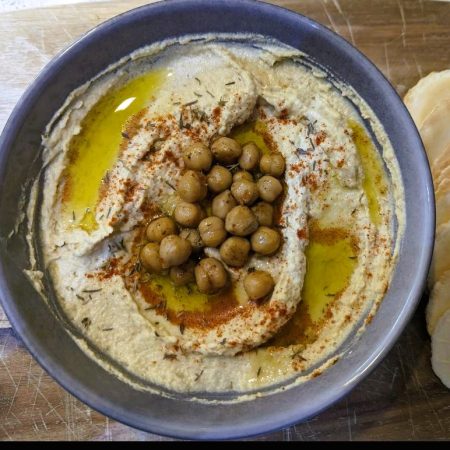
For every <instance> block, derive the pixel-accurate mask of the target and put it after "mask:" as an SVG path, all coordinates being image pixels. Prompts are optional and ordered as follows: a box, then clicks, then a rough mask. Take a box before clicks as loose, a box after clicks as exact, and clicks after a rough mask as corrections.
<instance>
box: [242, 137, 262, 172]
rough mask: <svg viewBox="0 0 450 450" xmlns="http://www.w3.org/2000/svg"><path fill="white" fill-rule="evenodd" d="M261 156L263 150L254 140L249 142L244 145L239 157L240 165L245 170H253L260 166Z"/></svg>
mask: <svg viewBox="0 0 450 450" xmlns="http://www.w3.org/2000/svg"><path fill="white" fill-rule="evenodd" d="M260 158H261V150H260V149H259V148H258V146H257V145H256V144H255V143H254V142H249V143H248V144H245V145H244V147H242V155H241V157H240V158H239V165H240V166H241V167H242V168H243V169H244V170H253V169H254V168H255V167H257V166H258V163H259V159H260Z"/></svg>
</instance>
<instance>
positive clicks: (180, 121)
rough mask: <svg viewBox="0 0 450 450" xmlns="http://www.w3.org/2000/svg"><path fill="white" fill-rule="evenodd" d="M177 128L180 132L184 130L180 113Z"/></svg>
mask: <svg viewBox="0 0 450 450" xmlns="http://www.w3.org/2000/svg"><path fill="white" fill-rule="evenodd" d="M178 128H179V129H180V130H182V129H183V128H184V123H183V113H182V112H181V113H180V118H179V119H178Z"/></svg>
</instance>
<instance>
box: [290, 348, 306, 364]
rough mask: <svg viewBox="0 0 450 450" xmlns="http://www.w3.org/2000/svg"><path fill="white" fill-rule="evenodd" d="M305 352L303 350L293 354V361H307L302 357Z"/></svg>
mask: <svg viewBox="0 0 450 450" xmlns="http://www.w3.org/2000/svg"><path fill="white" fill-rule="evenodd" d="M302 352H303V350H298V351H296V352H295V353H293V354H292V356H291V358H292V359H299V360H301V361H306V359H305V358H303V356H302V355H301V353H302Z"/></svg>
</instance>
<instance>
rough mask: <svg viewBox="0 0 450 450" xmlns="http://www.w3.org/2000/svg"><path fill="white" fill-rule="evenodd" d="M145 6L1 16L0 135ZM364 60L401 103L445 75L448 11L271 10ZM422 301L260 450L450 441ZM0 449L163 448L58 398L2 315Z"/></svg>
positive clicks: (364, 3) (319, 4)
mask: <svg viewBox="0 0 450 450" xmlns="http://www.w3.org/2000/svg"><path fill="white" fill-rule="evenodd" d="M145 3H149V2H148V1H140V0H129V1H123V0H122V1H101V2H95V1H93V2H89V3H80V4H73V5H64V6H54V7H47V8H41V9H27V10H23V11H14V12H8V13H3V14H0V65H1V70H0V129H2V128H3V125H4V123H5V121H6V119H7V117H8V115H9V114H10V112H11V110H12V108H13V107H14V105H15V103H16V102H17V100H18V98H19V97H20V95H21V93H22V92H23V91H24V89H25V88H26V86H27V85H28V84H29V83H30V82H31V81H32V80H33V78H34V77H35V76H36V74H37V73H38V72H39V70H40V69H41V68H42V67H43V66H44V65H45V63H47V62H48V61H49V60H50V59H51V58H52V57H53V56H54V55H55V54H57V53H58V52H59V51H61V50H62V49H63V48H64V47H66V46H67V45H69V44H70V43H71V42H73V41H74V40H75V39H77V38H78V37H79V36H81V35H82V34H83V33H84V32H85V31H87V30H88V29H90V28H92V27H93V26H95V25H96V24H98V23H100V22H102V21H104V20H106V19H108V18H110V17H112V16H114V15H117V14H119V13H121V12H123V11H126V10H128V9H131V8H133V7H135V6H140V5H143V4H145ZM272 3H275V4H278V5H281V6H284V7H286V8H289V9H292V10H294V11H297V12H300V13H302V14H305V15H307V16H309V17H311V18H313V19H315V20H317V21H318V22H320V23H322V24H324V25H325V26H327V27H329V28H330V29H332V30H334V31H336V32H337V33H339V34H340V35H342V36H343V37H344V38H346V39H347V40H348V41H350V42H351V43H353V44H354V45H355V46H356V47H357V48H359V49H360V50H361V51H362V52H363V53H364V54H366V55H367V56H368V57H369V58H370V59H371V60H372V61H373V62H374V63H375V64H376V65H377V66H378V67H379V68H380V69H381V70H382V71H383V73H384V74H385V75H386V76H387V77H388V78H389V80H390V81H391V82H392V84H393V85H394V87H395V88H396V89H397V91H398V93H399V94H400V95H403V94H404V93H405V92H406V90H407V89H409V88H410V87H411V86H413V85H414V84H415V83H416V82H417V81H418V80H419V78H421V77H422V76H424V75H426V74H427V73H429V72H431V71H433V70H442V69H446V68H450V3H448V2H443V1H419V0H397V1H394V0H376V1H372V0H333V1H325V0H323V1H316V0H305V1H295V0H278V1H274V2H272ZM0 295H1V293H0ZM426 301H427V298H426V295H425V296H424V298H423V299H422V302H421V304H420V305H419V308H418V310H417V312H416V314H415V315H414V317H413V319H412V321H411V322H410V324H409V325H408V326H407V328H406V329H405V331H404V333H403V334H402V336H401V338H400V339H399V341H398V342H397V343H396V344H395V346H394V348H393V349H392V350H391V351H390V353H389V354H388V356H387V357H386V358H385V360H384V361H383V362H382V363H381V364H380V365H379V366H378V367H377V368H376V369H375V370H374V371H373V372H372V373H371V374H370V375H369V376H368V377H367V378H366V379H365V380H364V381H363V382H362V383H360V384H359V385H358V386H357V387H356V388H355V389H354V390H353V391H352V392H351V393H350V394H349V395H348V396H347V397H346V398H344V399H343V400H341V401H340V402H338V403H337V404H335V405H334V406H332V407H331V408H329V409H328V410H326V411H325V412H322V413H321V414H319V415H317V416H316V417H313V418H311V419H310V420H308V421H306V422H304V423H301V424H297V425H295V426H293V427H290V428H287V429H284V430H280V431H279V432H275V433H271V434H267V435H264V436H261V437H259V438H257V439H259V440H450V391H449V390H447V389H446V388H445V387H444V386H443V385H442V384H441V383H440V381H439V380H438V379H437V377H436V376H435V375H434V374H433V372H432V370H431V365H430V340H429V336H428V335H427V333H426V330H425V315H424V308H425V304H426ZM0 439H1V440H137V441H139V440H168V439H167V438H164V437H160V436H158V435H154V434H149V433H144V432H141V431H138V430H135V429H133V428H130V427H127V426H125V425H122V424H120V423H118V422H115V421H113V420H111V419H108V418H107V417H105V416H103V415H101V414H100V413H97V412H96V411H93V410H92V409H90V408H89V407H87V406H86V405H84V404H83V403H81V402H80V401H78V400H77V399H75V398H74V397H73V396H72V395H70V394H69V393H68V392H67V391H65V390H64V389H62V388H61V387H60V386H59V385H58V384H57V383H56V382H55V381H54V380H53V379H52V378H51V377H50V376H49V375H48V374H47V373H46V372H45V371H44V370H43V369H42V368H41V367H40V366H39V365H38V364H37V363H36V362H35V360H34V359H33V357H32V356H31V355H30V354H29V353H28V351H27V350H26V349H25V348H24V346H23V344H22V343H21V341H20V338H19V337H18V336H16V334H15V333H14V331H13V330H12V329H11V328H9V323H8V321H7V319H6V317H5V316H4V313H3V312H2V311H1V309H0Z"/></svg>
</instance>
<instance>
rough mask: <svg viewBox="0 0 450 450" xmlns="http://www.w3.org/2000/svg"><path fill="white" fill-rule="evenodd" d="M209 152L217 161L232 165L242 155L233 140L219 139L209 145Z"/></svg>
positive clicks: (237, 144) (240, 149)
mask: <svg viewBox="0 0 450 450" xmlns="http://www.w3.org/2000/svg"><path fill="white" fill-rule="evenodd" d="M211 151H212V152H213V155H214V156H215V157H216V159H217V160H218V161H220V162H221V163H224V164H232V163H233V162H235V161H236V160H237V159H238V158H239V157H240V156H241V154H242V148H241V146H240V145H239V143H238V142H236V141H235V140H234V139H231V138H227V137H220V138H219V139H216V140H215V141H214V142H213V144H212V145H211Z"/></svg>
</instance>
